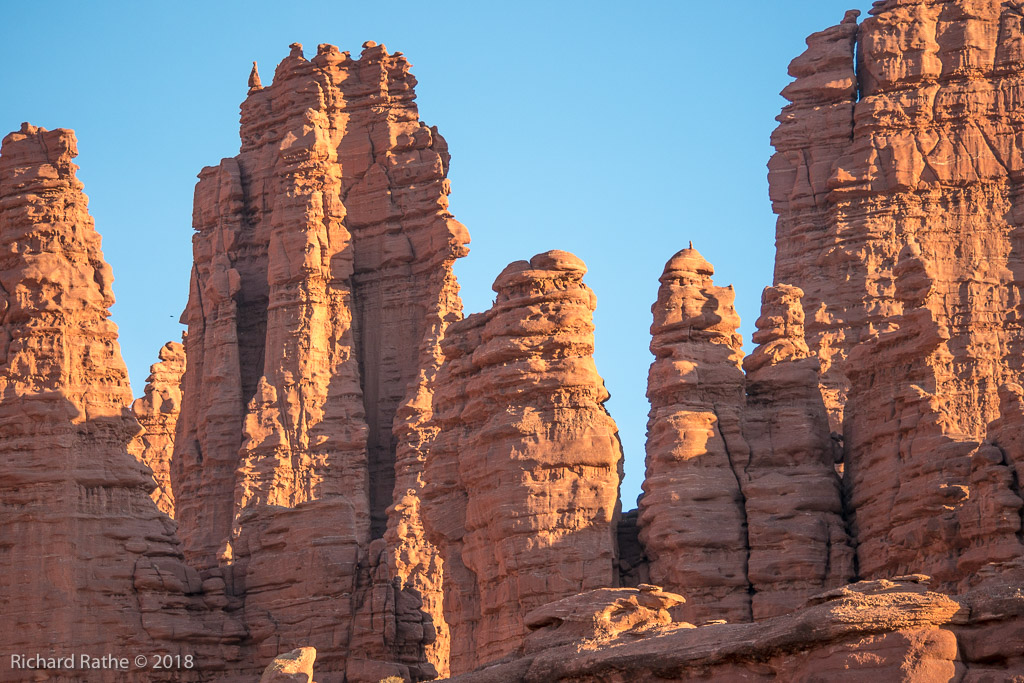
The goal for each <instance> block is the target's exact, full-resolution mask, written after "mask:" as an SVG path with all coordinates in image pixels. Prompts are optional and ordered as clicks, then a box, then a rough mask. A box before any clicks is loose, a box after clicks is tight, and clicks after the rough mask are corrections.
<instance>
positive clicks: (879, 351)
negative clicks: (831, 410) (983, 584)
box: [845, 244, 1024, 590]
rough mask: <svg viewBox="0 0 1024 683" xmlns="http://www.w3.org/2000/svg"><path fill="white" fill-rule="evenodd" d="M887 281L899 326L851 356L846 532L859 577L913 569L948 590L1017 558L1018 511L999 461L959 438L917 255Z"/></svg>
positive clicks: (904, 257)
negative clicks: (896, 304) (854, 545)
mask: <svg viewBox="0 0 1024 683" xmlns="http://www.w3.org/2000/svg"><path fill="white" fill-rule="evenodd" d="M894 274H895V275H896V286H895V289H896V297H897V300H898V301H899V302H900V303H901V304H902V305H903V307H904V313H903V315H900V316H896V317H893V318H891V319H890V322H891V325H892V326H893V327H895V329H892V330H888V331H886V332H882V333H880V334H878V335H876V336H875V337H873V338H871V339H869V340H867V341H865V342H863V343H862V344H860V345H859V346H857V347H856V348H855V349H854V350H853V352H852V353H851V355H850V365H849V369H848V375H849V377H850V379H851V389H850V396H849V406H848V414H847V417H846V423H845V426H846V430H845V436H846V460H847V471H846V482H845V483H846V486H847V488H848V491H849V493H848V497H849V503H850V508H851V510H852V521H853V524H852V526H851V530H852V532H853V534H854V536H855V538H856V539H857V543H858V547H857V557H858V560H859V568H860V572H861V574H862V575H864V576H886V575H892V574H894V573H900V572H901V571H906V570H908V569H911V568H913V569H915V570H917V571H922V572H927V573H929V574H931V575H932V576H933V577H934V579H935V581H936V584H935V585H936V586H937V587H941V588H943V589H945V590H955V589H956V588H958V587H960V588H963V587H965V586H966V585H967V584H969V583H971V582H972V580H973V579H975V578H976V577H977V571H978V570H979V569H980V568H981V567H982V566H984V565H986V564H988V563H991V562H1005V561H1008V560H1012V559H1013V558H1015V557H1019V556H1020V555H1021V553H1022V550H1024V548H1022V546H1021V543H1020V532H1021V508H1022V506H1024V502H1022V501H1021V498H1020V496H1019V491H1018V487H1017V484H1016V472H1015V471H1014V470H1013V469H1012V467H1010V466H1008V465H1007V463H1006V462H1005V456H1004V455H1003V452H1002V451H1000V449H999V448H997V447H994V446H992V445H989V444H982V443H980V442H978V441H976V440H974V439H972V438H970V436H969V435H967V434H963V433H961V432H959V431H958V430H957V427H956V424H957V419H956V414H957V410H958V408H957V405H956V403H957V401H956V387H957V386H958V385H959V381H958V378H957V375H956V366H955V359H954V356H953V354H952V353H951V352H950V350H949V349H950V346H951V345H952V340H951V339H950V333H949V328H948V327H947V326H946V325H944V324H942V323H941V322H940V320H941V318H942V311H943V310H944V301H943V299H942V297H941V296H940V294H939V290H938V288H937V284H936V280H935V279H934V277H933V276H932V269H931V267H930V266H929V264H928V262H927V260H926V259H925V258H924V257H923V255H922V253H921V250H920V249H919V248H918V246H917V245H916V244H911V245H908V246H907V247H905V248H904V249H903V250H902V252H901V255H900V258H899V261H898V262H897V264H896V267H895V268H894ZM1007 412H1008V416H1007V417H1008V418H1009V419H1012V411H1010V410H1008V411H1007ZM958 584H960V585H959V586H958Z"/></svg>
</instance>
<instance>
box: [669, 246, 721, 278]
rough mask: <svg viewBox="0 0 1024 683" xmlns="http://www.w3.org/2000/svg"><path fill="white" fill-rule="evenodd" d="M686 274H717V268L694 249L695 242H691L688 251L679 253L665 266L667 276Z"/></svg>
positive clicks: (684, 250)
mask: <svg viewBox="0 0 1024 683" xmlns="http://www.w3.org/2000/svg"><path fill="white" fill-rule="evenodd" d="M684 273H686V274H694V273H696V274H699V275H714V274H715V267H714V266H712V265H711V264H710V263H709V262H708V260H707V259H706V258H704V257H703V256H702V255H701V253H700V252H699V251H697V250H696V249H694V248H693V242H690V246H689V247H687V248H686V249H683V250H682V251H680V252H677V253H676V254H675V256H673V257H672V258H670V259H669V260H668V263H666V264H665V276H672V275H677V276H678V275H681V274H684Z"/></svg>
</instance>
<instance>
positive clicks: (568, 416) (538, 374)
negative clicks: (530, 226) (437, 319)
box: [422, 251, 622, 672]
mask: <svg viewBox="0 0 1024 683" xmlns="http://www.w3.org/2000/svg"><path fill="white" fill-rule="evenodd" d="M585 272H586V268H585V266H584V265H583V262H582V261H580V260H579V259H577V258H576V257H575V256H573V255H572V254H568V253H566V252H560V251H551V252H547V253H544V254H539V255H537V256H535V257H533V258H532V259H531V260H530V261H529V262H526V261H517V262H515V263H513V264H511V265H510V266H508V267H507V268H506V269H505V270H504V271H503V272H502V273H501V275H499V276H498V278H497V280H495V282H494V290H495V291H496V292H497V293H498V294H497V299H496V301H495V303H494V306H493V307H492V308H491V309H490V310H489V311H487V312H485V313H478V314H474V315H471V316H469V317H468V318H466V319H465V320H463V321H460V322H457V323H454V324H452V325H451V326H450V327H449V329H448V334H447V336H446V337H445V341H444V342H443V344H442V349H443V351H444V355H445V363H444V364H443V365H442V367H441V371H440V374H439V376H438V379H437V382H436V385H435V386H436V390H435V393H434V396H433V424H434V430H435V431H434V436H433V438H432V440H431V441H430V442H429V443H428V444H427V445H426V459H427V464H426V480H427V482H428V483H427V487H426V488H425V490H424V493H423V503H422V504H423V509H424V520H425V522H426V526H427V532H428V535H429V538H430V539H431V540H432V541H433V542H434V543H435V544H436V545H437V546H438V548H439V549H440V551H441V554H442V557H443V559H444V573H445V586H446V590H445V618H446V620H447V622H448V624H449V626H450V627H451V631H452V648H451V657H452V659H451V662H452V664H451V665H452V671H453V672H464V671H468V670H471V669H472V668H474V667H475V666H478V665H479V664H482V663H485V662H488V661H492V660H494V659H498V658H500V657H502V656H504V655H506V654H509V653H511V652H513V651H514V650H515V649H516V648H517V647H518V646H519V645H520V643H521V641H522V639H523V637H524V636H525V635H526V626H525V624H524V622H523V617H524V615H525V614H526V613H527V612H528V611H529V610H531V609H533V608H535V607H540V606H542V605H544V604H545V603H548V602H551V601H553V600H558V599H561V598H564V597H568V596H570V595H573V594H574V593H578V592H580V591H585V590H589V589H592V588H602V587H607V586H613V585H614V584H615V581H616V578H617V570H618V567H617V556H616V547H615V521H616V518H617V516H618V512H619V510H618V486H619V480H620V478H621V467H622V453H621V448H620V446H619V441H618V436H617V430H616V428H615V424H614V422H613V421H612V419H611V418H610V417H609V416H608V413H607V412H606V411H605V409H604V407H603V403H604V402H605V401H606V400H607V399H608V392H607V391H606V390H605V388H604V382H603V381H602V380H601V378H600V376H598V374H597V370H596V368H595V366H594V361H593V358H592V354H593V350H594V339H593V323H592V313H593V310H594V306H595V297H594V294H593V292H591V290H590V289H589V288H588V287H587V286H586V285H584V284H583V282H582V278H583V274H584V273H585Z"/></svg>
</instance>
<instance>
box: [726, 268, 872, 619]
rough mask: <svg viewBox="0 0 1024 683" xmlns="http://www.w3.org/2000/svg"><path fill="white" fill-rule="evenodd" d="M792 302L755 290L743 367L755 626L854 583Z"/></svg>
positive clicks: (793, 291)
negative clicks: (753, 323)
mask: <svg viewBox="0 0 1024 683" xmlns="http://www.w3.org/2000/svg"><path fill="white" fill-rule="evenodd" d="M802 295H803V292H801V291H800V289H799V288H797V287H790V286H788V285H778V286H776V287H767V288H766V289H765V290H764V294H763V296H762V298H761V317H760V318H759V319H758V321H757V328H758V329H757V332H755V333H754V337H753V340H754V342H755V343H757V344H759V346H758V347H757V348H756V349H755V350H754V352H753V353H752V354H751V355H749V356H747V357H746V359H744V361H743V369H744V370H745V371H746V373H747V405H746V409H745V411H744V414H743V436H744V438H745V439H746V442H747V444H749V446H750V459H749V461H748V462H747V463H745V464H744V465H743V472H742V475H741V481H742V483H743V491H744V496H745V499H746V512H747V534H748V537H749V543H750V558H749V560H748V569H747V576H748V578H749V580H750V584H751V587H752V588H753V590H754V594H753V596H752V608H753V616H754V618H755V619H760V618H763V617H770V616H777V615H779V614H785V613H786V612H789V611H792V610H794V609H796V608H797V607H800V606H801V605H802V604H803V603H804V602H805V601H806V599H807V598H810V597H811V596H812V595H816V594H818V593H820V592H822V591H823V590H825V589H827V588H836V587H838V586H841V585H844V584H846V583H848V582H850V581H852V580H853V577H854V572H853V550H852V549H851V548H850V545H849V540H848V538H847V535H846V523H845V521H844V519H843V504H842V499H841V496H840V491H839V477H838V476H837V475H836V471H835V466H834V465H835V461H836V456H837V455H838V454H839V453H838V451H839V444H837V443H836V442H834V441H833V440H832V435H831V433H830V431H829V424H828V413H827V411H826V410H825V405H824V403H823V402H822V398H821V393H820V392H819V391H818V368H819V361H818V359H817V358H816V357H814V356H813V355H812V354H811V352H810V350H809V349H808V348H807V344H806V342H805V341H804V312H803V308H802V307H801V305H800V299H801V296H802Z"/></svg>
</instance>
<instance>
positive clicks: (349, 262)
mask: <svg viewBox="0 0 1024 683" xmlns="http://www.w3.org/2000/svg"><path fill="white" fill-rule="evenodd" d="M414 85H415V79H414V78H413V77H412V75H411V74H410V73H409V64H408V62H407V61H406V60H405V59H404V58H403V57H402V56H401V53H396V54H395V55H390V54H388V53H387V51H386V50H385V49H384V47H383V46H378V45H375V44H373V43H367V44H366V45H365V49H364V51H363V54H362V56H361V57H360V58H359V59H352V58H351V57H349V55H348V53H342V52H339V51H338V49H337V48H335V47H333V46H330V45H321V46H320V47H319V49H318V53H317V56H316V57H315V58H313V60H312V61H307V60H306V59H305V58H304V57H303V54H302V48H301V46H300V45H293V46H292V53H291V55H290V56H289V57H287V58H286V59H285V60H284V61H283V62H281V64H280V65H279V66H278V68H277V71H276V73H275V77H274V81H273V84H272V85H270V86H268V87H263V86H262V85H260V82H259V79H258V78H253V79H251V88H250V91H249V97H248V99H247V100H246V101H245V102H244V103H243V105H242V131H241V137H242V149H241V153H240V154H239V156H237V157H235V158H233V159H226V160H224V161H223V162H221V164H220V166H218V167H214V168H208V169H206V170H204V171H203V172H202V173H201V174H200V181H199V184H198V185H197V187H196V205H195V215H194V223H195V228H196V230H197V233H196V235H195V237H194V250H195V268H194V270H193V277H192V292H191V295H190V299H189V304H188V307H187V309H186V311H185V313H184V316H183V320H184V321H185V322H187V323H188V326H189V332H188V337H187V339H186V351H187V356H188V369H187V372H186V375H185V389H184V399H183V408H182V417H181V421H182V425H181V428H180V430H179V434H180V437H179V439H178V441H177V443H176V445H175V454H174V466H173V470H172V471H173V473H174V475H175V476H174V479H175V481H174V487H175V494H176V496H177V497H178V499H179V501H182V502H179V505H178V519H179V521H180V524H181V534H182V536H183V538H184V539H185V540H186V549H187V553H188V556H189V557H190V558H191V559H192V560H193V561H194V562H195V563H196V564H197V565H198V566H199V567H207V568H214V567H216V566H218V564H220V565H222V566H223V567H225V568H226V569H224V571H226V572H229V573H230V574H231V575H232V576H233V577H234V583H235V585H242V584H243V583H244V586H245V595H244V609H245V615H246V620H247V624H248V625H249V627H250V629H251V630H252V631H253V634H254V636H253V637H254V639H255V641H256V642H257V643H259V645H258V647H257V652H258V658H265V659H264V660H263V661H268V660H269V658H271V657H273V656H274V655H276V654H277V652H280V651H281V650H284V649H287V648H288V647H294V646H296V645H313V646H315V647H317V648H318V649H319V651H320V652H321V655H320V658H319V660H318V672H319V673H318V677H320V678H322V679H324V680H333V679H332V678H331V676H339V675H340V672H342V671H344V670H345V669H346V667H348V669H349V675H350V676H352V677H357V676H361V675H364V674H365V675H366V676H372V675H375V673H374V672H375V671H376V669H374V668H373V667H374V665H372V664H370V663H372V662H373V661H380V662H383V661H390V662H398V663H399V665H400V666H399V668H397V669H395V668H394V666H392V670H389V671H390V672H391V673H397V674H405V675H407V674H409V670H408V669H407V668H404V669H403V668H401V667H404V666H411V667H413V672H412V674H413V675H414V676H429V675H432V674H433V668H431V667H430V665H429V664H427V663H426V662H425V661H424V654H423V648H424V646H425V644H428V643H429V641H431V640H434V639H435V638H436V632H441V634H442V636H443V634H444V624H443V621H441V620H440V618H438V619H437V623H436V625H431V623H430V622H431V618H430V614H431V610H433V612H432V613H433V614H436V615H438V617H439V616H440V597H439V594H438V592H439V581H440V572H438V571H436V569H437V567H436V566H435V564H433V563H432V559H431V556H432V555H435V554H436V553H434V552H433V551H432V550H431V549H430V548H429V547H427V546H426V545H425V542H424V541H423V540H422V537H421V535H420V532H419V529H420V523H419V520H418V517H417V514H418V512H417V510H418V508H416V507H415V506H401V505H396V506H394V507H392V509H391V515H392V521H391V524H392V526H393V527H394V531H393V532H392V535H391V539H392V543H391V544H390V547H388V548H387V549H386V550H385V549H384V546H383V544H378V545H376V546H374V547H373V548H371V544H370V541H371V540H372V539H373V538H379V537H381V536H383V535H384V533H385V529H386V525H387V523H388V519H387V515H388V508H389V506H391V504H392V502H393V491H394V490H395V485H396V480H395V470H396V467H395V465H396V457H397V456H396V452H397V450H398V444H397V443H396V437H395V436H394V435H393V433H392V430H393V425H394V423H395V414H396V411H397V409H398V406H399V405H400V403H402V402H403V401H404V400H406V399H409V400H413V399H415V397H416V396H417V394H418V393H420V392H423V391H428V389H425V387H428V385H429V382H430V376H431V367H430V364H431V363H432V362H434V359H435V356H436V346H437V343H438V340H439V339H440V337H441V336H442V335H443V331H444V326H445V325H446V324H447V321H448V320H450V319H454V318H457V317H459V316H460V313H459V311H460V304H459V300H458V296H457V286H456V285H455V281H454V277H453V276H452V274H451V264H452V262H453V261H454V259H455V258H457V257H458V256H461V255H463V254H465V253H466V248H465V246H464V244H465V243H466V242H467V241H468V236H467V235H466V232H465V229H464V228H463V227H462V226H461V225H460V224H459V223H458V222H456V221H455V220H454V219H453V218H452V216H451V214H450V213H448V211H447V207H448V203H447V194H448V181H447V180H446V178H445V176H446V174H447V161H448V154H447V148H446V146H445V143H444V140H443V139H442V138H441V137H440V136H439V135H438V134H437V133H436V131H433V130H431V129H429V128H427V127H426V126H425V125H424V124H422V123H421V122H420V121H419V120H418V118H417V111H416V106H415V104H414V97H415V95H414V92H413V86H414ZM417 419H420V418H419V416H418V413H417V414H412V415H410V416H405V417H404V418H403V421H402V424H403V425H404V424H405V423H406V421H408V420H411V421H412V422H413V424H414V425H415V423H416V420H417ZM407 431H408V430H407ZM412 431H415V430H414V429H413V430H412ZM401 433H402V434H406V432H405V431H403V432H401ZM403 457H404V460H403V463H402V465H403V466H402V467H401V468H400V470H401V472H402V480H401V481H399V482H398V486H399V489H400V490H411V491H413V492H415V491H417V490H418V488H419V487H420V486H421V485H422V482H421V479H420V469H421V467H420V465H419V464H418V462H419V461H418V460H417V458H416V457H414V456H410V455H408V453H407V451H405V450H403ZM324 528H330V529H331V533H330V535H328V536H326V537H325V536H324V535H323V534H322V529H324ZM295 553H298V555H297V556H298V557H302V558H303V561H302V562H301V563H299V562H296V561H295V560H294V557H296V555H294V554H295ZM286 556H287V557H289V558H292V559H289V560H288V561H287V562H282V561H281V559H280V558H283V557H286ZM423 558H426V559H423ZM395 581H397V583H394V582H395ZM240 597H241V596H240ZM323 600H330V601H331V604H332V605H334V609H332V611H331V613H330V614H329V615H328V614H325V615H323V617H322V618H320V619H307V618H305V617H306V615H308V614H309V612H310V610H311V609H313V608H312V607H311V606H312V605H313V604H314V603H315V604H320V602H321V601H323ZM424 605H425V607H424ZM403 610H404V612H403ZM314 611H315V610H314ZM338 614H342V615H352V616H351V617H338V616H337V615H338ZM364 621H365V622H366V624H364V625H363V626H360V625H359V624H360V623H362V622H364ZM371 623H372V626H371V625H370V624H371ZM381 623H387V624H390V627H389V628H387V629H385V630H384V632H383V633H382V632H381V630H380V629H379V628H378V626H379V624H381ZM441 641H442V642H441V643H440V645H435V646H434V650H433V652H432V653H431V658H432V659H433V662H434V665H435V666H437V667H439V668H440V669H441V670H442V671H443V669H444V666H445V661H444V654H443V649H444V645H445V641H444V639H443V638H442V639H441ZM346 651H351V652H358V653H359V655H357V656H356V659H360V660H365V661H364V662H363V663H361V664H358V665H357V664H354V663H353V662H348V663H346V661H345V653H346ZM382 666H383V665H382ZM353 667H356V668H353ZM367 667H369V669H367ZM417 667H420V668H417ZM378 668H379V667H378ZM385 668H386V667H385ZM385 675H387V674H385Z"/></svg>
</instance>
